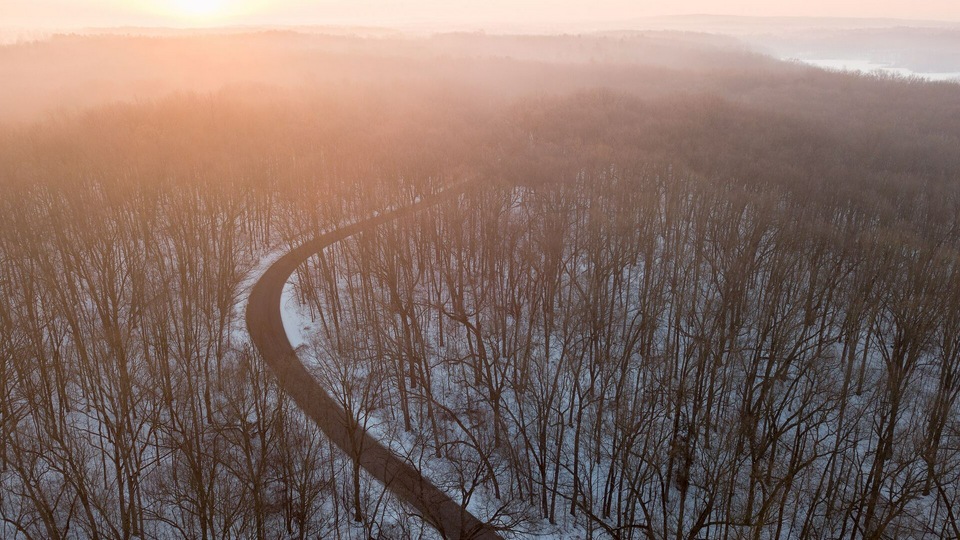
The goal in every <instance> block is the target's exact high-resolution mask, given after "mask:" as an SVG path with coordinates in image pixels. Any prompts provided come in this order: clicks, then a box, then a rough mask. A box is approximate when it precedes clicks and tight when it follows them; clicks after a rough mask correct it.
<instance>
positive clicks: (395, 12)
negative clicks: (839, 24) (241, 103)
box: [0, 0, 960, 30]
mask: <svg viewBox="0 0 960 540" xmlns="http://www.w3.org/2000/svg"><path fill="white" fill-rule="evenodd" d="M691 14H714V15H737V16H769V17H788V16H789V17H857V18H901V19H914V20H917V19H924V20H932V21H960V3H957V2H953V1H947V0H931V1H926V2H909V1H903V0H886V1H879V2H872V1H866V0H857V1H850V2H831V1H825V0H811V1H798V0H797V1H795V0H789V1H773V2H770V1H762V0H728V1H720V2H716V1H707V0H678V1H676V2H669V3H664V2H654V1H651V0H642V1H633V0H597V1H594V2H579V1H574V0H517V1H511V0H487V1H484V2H476V1H472V0H470V1H468V0H445V1H441V0H410V1H402V2H395V1H389V0H351V1H347V0H315V1H306V0H275V1H269V0H4V2H2V4H0V26H43V27H50V26H57V27H78V26H99V27H109V26H127V25H143V26H201V25H216V24H246V25H263V24H284V25H329V24H349V25H387V26H390V25H423V26H434V27H437V26H439V25H457V26H463V27H477V28H483V27H487V28H490V29H495V28H516V27H538V26H539V27H541V28H544V27H548V26H549V25H555V26H560V27H564V28H568V29H572V30H576V29H577V27H578V24H579V25H580V26H582V25H585V24H613V23H616V22H617V21H621V22H623V23H628V22H629V21H631V20H632V19H636V18H640V17H659V16H671V15H691Z"/></svg>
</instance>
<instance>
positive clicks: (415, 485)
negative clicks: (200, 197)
mask: <svg viewBox="0 0 960 540" xmlns="http://www.w3.org/2000/svg"><path fill="white" fill-rule="evenodd" d="M464 189H465V185H464V184H461V185H458V186H456V187H453V188H449V189H447V190H445V191H443V192H442V193H440V194H437V195H432V196H430V197H425V198H423V199H421V200H420V201H419V202H417V203H414V204H411V205H409V206H405V207H403V208H399V209H397V210H392V211H389V212H384V213H382V214H379V215H377V216H375V217H372V218H370V219H367V220H364V221H361V222H358V223H354V224H351V225H347V226H344V227H341V228H339V229H337V230H335V231H332V232H329V233H326V234H324V235H321V236H319V237H317V238H315V239H313V240H310V241H308V242H306V243H304V244H302V245H300V246H299V247H297V248H295V249H293V250H292V251H290V252H289V253H287V254H286V255H284V256H282V257H280V259H278V260H277V261H276V262H274V263H273V264H272V265H271V266H270V267H269V268H268V269H267V271H266V272H264V274H263V275H262V276H261V277H260V279H259V280H258V281H257V283H256V284H254V286H253V289H252V290H251V292H250V298H249V301H248V303H247V312H246V317H247V329H248V330H249V332H250V338H251V339H252V340H253V344H254V346H256V348H257V350H258V351H259V352H260V355H261V356H262V357H263V359H264V361H265V362H266V363H267V365H269V366H270V369H271V370H273V372H274V374H275V375H276V377H277V379H278V381H279V383H280V386H281V387H282V388H283V390H284V391H285V392H286V393H287V395H289V396H290V397H291V398H293V400H294V401H295V402H296V403H297V405H298V406H299V407H300V409H301V410H303V412H304V413H306V415H307V416H309V417H310V418H311V419H312V420H313V421H314V422H315V423H316V424H317V426H319V427H320V429H321V430H322V431H323V432H324V434H326V436H327V437H329V438H330V440H331V441H333V443H334V444H336V445H337V446H338V447H340V449H341V450H343V451H344V452H345V453H346V454H347V455H348V456H350V457H351V458H353V459H355V460H357V461H359V463H360V466H361V467H363V468H364V469H365V470H366V471H367V472H368V473H370V474H371V475H372V476H373V477H374V478H376V479H377V480H379V481H380V482H383V484H384V485H385V486H387V488H388V489H389V490H390V491H392V492H393V493H394V494H395V495H397V496H398V497H399V498H400V500H402V501H404V502H405V503H407V504H409V505H410V506H412V507H413V508H414V509H415V510H416V511H417V512H419V514H420V515H421V516H423V518H424V519H425V520H426V521H427V522H428V523H430V524H431V525H432V526H433V527H435V528H436V529H437V530H438V531H439V532H440V534H441V535H442V536H443V537H444V538H449V539H456V538H460V539H476V540H488V539H499V538H500V536H499V535H498V534H497V533H496V531H495V530H494V529H493V527H491V526H489V525H487V524H484V523H483V522H481V521H480V520H478V519H477V518H476V517H474V516H473V515H472V514H471V513H470V512H468V511H467V509H466V508H463V507H461V506H460V505H459V504H457V503H456V502H454V501H453V499H451V498H450V497H449V496H447V495H446V494H445V493H444V492H442V491H441V490H440V489H438V488H437V487H436V486H434V485H433V483H431V482H430V481H429V480H427V479H426V478H424V477H423V475H421V474H420V472H419V471H417V470H416V469H415V468H413V467H412V466H410V465H409V464H408V463H407V462H405V461H403V460H402V459H401V458H400V457H398V456H397V455H396V454H394V453H393V452H391V451H390V450H388V449H387V448H385V447H384V446H383V445H382V444H380V443H379V442H378V441H377V440H376V439H374V438H373V437H372V436H370V434H369V433H367V432H366V431H362V428H357V429H360V430H361V432H356V431H355V432H354V438H351V436H350V431H349V429H348V427H347V416H346V414H345V412H344V410H343V409H342V408H341V407H340V405H339V404H337V402H336V401H334V400H333V398H331V397H330V395H329V394H327V392H326V391H325V390H324V389H323V388H322V387H321V386H320V384H319V383H318V382H317V381H316V380H315V379H314V378H313V376H311V375H310V372H309V371H307V369H306V368H305V367H304V365H303V364H302V363H301V362H300V360H299V358H297V353H296V352H295V351H294V349H293V347H292V346H291V345H290V341H289V340H288V339H287V334H286V331H285V330H284V329H283V320H282V319H281V316H280V302H281V296H282V293H283V287H284V285H285V284H286V282H287V281H288V280H289V279H290V276H291V274H293V272H294V270H296V268H297V267H298V266H300V264H302V263H303V262H304V261H305V260H307V259H308V258H309V257H310V256H312V255H314V254H316V253H318V252H320V251H321V250H323V249H324V248H325V247H327V246H329V245H331V244H334V243H336V242H339V241H340V240H343V239H345V238H349V237H350V236H353V235H355V234H357V233H360V232H364V231H369V230H373V229H375V228H376V227H377V226H379V225H381V224H383V223H386V222H388V221H391V220H394V219H397V218H400V217H403V216H407V215H410V214H413V213H414V212H417V211H418V210H421V209H423V208H426V207H429V206H432V205H434V204H437V203H438V202H440V201H442V200H444V199H447V198H450V197H452V196H455V195H458V194H460V193H462V192H463V190H464ZM352 441H359V442H360V444H359V447H360V452H359V456H358V455H357V454H358V452H355V451H354V445H353V442H352Z"/></svg>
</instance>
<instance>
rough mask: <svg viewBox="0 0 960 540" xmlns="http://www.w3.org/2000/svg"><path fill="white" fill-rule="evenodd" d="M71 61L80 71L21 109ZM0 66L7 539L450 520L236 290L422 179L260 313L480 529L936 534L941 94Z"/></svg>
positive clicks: (87, 53)
mask: <svg viewBox="0 0 960 540" xmlns="http://www.w3.org/2000/svg"><path fill="white" fill-rule="evenodd" d="M186 43H194V44H197V43H199V44H200V45H197V46H201V47H207V48H209V54H208V55H204V56H202V58H203V60H202V61H197V60H190V61H189V62H188V64H187V65H186V67H184V68H183V69H184V71H182V72H180V78H179V79H175V80H176V81H179V82H178V83H176V84H172V83H171V84H172V85H171V86H170V87H169V88H167V87H163V88H162V89H160V90H159V91H158V94H157V95H149V96H148V97H143V98H139V97H136V96H139V94H136V93H134V94H129V93H128V92H129V88H142V87H143V85H149V81H150V80H152V78H153V77H156V76H157V74H158V73H161V74H162V73H163V70H165V69H168V68H169V66H170V65H171V63H174V59H175V58H177V57H178V55H182V54H183V51H184V49H185V47H187V45H186ZM225 43H226V44H225ZM678 43H682V46H680V45H678ZM234 46H241V47H243V48H244V50H248V51H254V52H255V53H256V55H253V56H249V57H248V60H249V59H250V58H255V59H256V60H255V61H254V60H249V61H248V62H246V63H245V64H244V66H245V67H244V69H246V71H243V72H242V74H241V75H239V76H238V75H236V73H237V70H238V69H240V68H239V67H236V66H234V65H233V64H230V65H221V64H220V63H219V62H220V60H218V57H217V56H216V54H217V53H216V51H223V50H226V49H228V48H231V47H234ZM664 51H670V55H671V56H669V57H664V56H663V55H662V53H663V52H664ZM251 54H252V53H251ZM71 55H77V57H80V56H82V57H83V58H85V59H86V61H88V62H90V63H91V64H92V65H96V66H98V68H97V69H96V70H94V71H95V72H96V73H99V74H101V75H100V77H101V79H96V78H95V77H92V76H91V77H92V78H90V79H88V80H86V82H85V83H84V84H85V85H86V86H82V87H81V88H86V89H87V90H88V91H87V92H83V91H78V94H82V95H78V96H77V99H76V101H74V102H72V103H70V104H69V106H67V107H65V108H62V109H61V110H59V111H53V112H50V111H49V109H48V108H46V105H45V103H47V100H51V101H50V102H54V101H55V102H58V103H61V102H63V100H61V98H60V97H57V96H60V95H61V94H62V93H63V92H65V91H66V90H65V89H70V88H73V87H71V86H63V85H64V84H67V83H64V82H62V81H60V80H59V79H57V78H56V77H55V76H54V75H53V74H55V73H59V72H60V71H61V69H65V70H66V71H65V72H64V74H63V75H62V76H63V77H68V76H70V75H71V73H73V72H72V71H70V70H71V69H77V70H78V71H80V70H81V68H80V67H75V68H71V67H70V66H71V65H72V64H71V58H73V57H72V56H71ZM31 58H32V59H33V60H31V61H30V62H28V59H31ZM36 58H42V60H41V61H37V60H36ZM224 58H226V56H224ZM231 58H233V57H232V56H231ZM194 62H196V63H194ZM204 62H207V63H206V64H204ZM130 65H137V66H141V68H140V69H141V70H142V71H138V72H136V73H133V74H131V73H130V72H129V71H128V70H126V69H125V68H124V66H130ZM26 66H30V69H27V67H26ZM110 69H116V74H114V73H113V72H111V71H110ZM218 69H222V70H223V73H230V74H232V76H231V77H232V78H231V77H225V76H222V74H221V73H220V72H219V71H217V70H218ZM151 70H153V71H151ZM310 70H313V71H312V73H314V75H312V76H308V75H305V73H307V72H309V71H310ZM0 73H3V74H6V75H7V76H9V80H12V81H14V82H13V83H11V84H10V85H9V86H6V89H5V90H4V89H0V111H3V112H4V115H5V117H4V118H3V119H2V120H0V440H2V444H0V537H2V538H16V539H19V538H24V539H34V538H36V539H39V538H51V539H68V538H103V539H129V538H156V539H165V538H198V539H201V538H202V539H204V540H207V539H211V540H212V539H214V538H304V539H305V538H318V537H326V538H342V539H365V538H397V539H405V538H435V537H439V536H443V535H442V534H441V533H438V532H437V531H435V530H434V529H433V527H432V526H431V524H430V522H429V520H428V519H425V518H424V516H421V515H418V514H417V512H415V511H413V510H411V508H410V507H409V506H408V505H406V504H404V503H403V502H402V501H401V500H399V499H398V498H397V497H395V496H394V495H393V494H392V493H391V490H390V486H385V485H383V484H381V483H379V482H378V481H376V480H375V479H374V478H372V477H371V476H370V475H369V474H367V473H366V472H365V471H364V470H363V469H362V468H360V467H358V466H356V464H355V462H354V460H353V459H352V456H351V455H349V453H347V452H344V451H342V450H341V449H340V448H338V447H337V446H336V445H334V444H333V443H332V442H331V441H330V440H329V439H328V438H327V437H325V436H324V434H323V433H322V432H320V431H319V430H318V428H317V427H316V426H315V425H314V424H313V422H312V421H311V420H310V419H309V418H307V417H306V416H305V415H304V414H303V413H302V412H301V411H300V409H299V408H298V407H297V405H296V404H295V403H293V402H292V401H291V400H290V399H289V397H288V396H287V395H286V394H285V391H284V389H283V388H282V387H281V386H280V385H279V384H278V382H277V379H276V377H275V376H274V374H273V373H272V372H271V370H270V368H269V367H268V366H267V365H265V363H264V359H263V358H261V356H260V354H259V352H258V350H257V349H256V347H254V346H253V345H252V344H251V341H250V339H249V336H248V335H247V327H246V324H245V321H244V309H245V303H246V298H247V295H248V294H249V290H250V288H251V286H252V285H253V283H254V282H255V281H256V280H257V279H258V277H259V275H260V274H261V273H262V272H263V270H264V269H265V268H266V267H267V266H268V265H269V264H270V263H271V261H273V260H275V259H276V258H277V257H278V256H280V255H281V254H283V253H285V252H287V251H289V250H291V249H293V248H295V247H296V246H299V245H301V244H304V243H305V242H307V241H310V240H311V239H315V238H318V237H320V236H321V235H323V234H324V233H327V232H330V231H334V230H336V229H337V228H339V227H342V226H344V225H346V224H350V223H356V222H359V221H361V220H364V219H366V218H369V217H371V216H376V215H378V214H379V213H381V212H383V211H385V210H387V209H391V208H402V207H404V206H406V205H409V204H412V203H413V202H414V201H417V200H422V199H423V198H425V197H429V196H431V195H434V194H440V193H447V192H450V193H452V196H449V197H446V198H445V199H443V200H442V201H440V202H438V203H437V204H435V205H432V206H428V207H424V208H423V209H422V210H419V211H418V212H416V213H414V214H412V215H408V216H405V217H401V218H398V219H395V220H390V221H388V222H386V223H383V224H381V225H379V226H377V227H376V228H372V229H370V230H363V231H362V232H359V233H358V234H355V235H353V236H350V237H348V238H345V239H343V240H340V241H338V242H336V243H333V244H331V245H330V246H328V247H326V248H325V249H323V250H322V251H321V252H319V253H318V254H317V255H316V256H314V257H311V258H310V259H309V260H308V261H307V262H306V263H305V264H303V265H301V266H300V267H299V268H298V269H297V271H296V273H295V274H294V278H293V280H292V282H291V287H290V294H289V295H288V296H287V297H286V298H287V300H289V302H287V303H288V304H289V305H287V306H286V309H288V311H291V312H294V314H295V315H296V317H299V319H298V321H299V322H298V326H300V328H299V330H300V333H301V335H302V336H301V337H302V340H301V342H300V343H295V345H297V352H298V355H299V358H300V360H302V362H303V363H304V365H306V366H307V368H308V369H309V370H310V371H311V373H312V374H313V376H314V378H315V379H316V381H317V382H318V383H319V384H320V385H321V386H322V387H323V388H325V389H326V391H327V392H328V393H329V394H330V396H331V397H332V398H333V399H334V400H335V401H337V402H338V403H339V405H340V406H341V407H342V408H343V409H344V410H345V411H346V412H347V416H348V419H349V421H348V424H349V425H350V427H351V429H357V430H362V431H364V432H367V433H369V434H371V435H373V436H374V437H375V438H376V439H377V440H379V441H380V442H381V443H382V444H383V445H385V446H387V447H388V448H390V449H391V450H393V451H394V452H395V453H396V454H397V455H399V456H400V457H401V458H402V459H403V460H405V461H406V462H408V463H409V464H411V465H412V466H414V467H415V468H416V469H417V470H418V471H420V472H421V473H422V474H423V476H424V477H426V478H428V479H429V480H430V481H431V482H433V483H434V484H436V485H437V486H438V487H439V488H440V489H442V490H443V491H444V492H446V493H447V494H448V495H449V496H450V497H451V498H452V499H453V500H454V501H455V502H457V503H458V504H460V505H462V506H463V507H464V508H467V509H469V511H470V512H472V513H473V514H474V515H476V516H477V517H478V518H479V519H481V520H483V521H485V522H489V523H490V524H491V525H492V526H493V527H495V528H496V529H497V531H498V533H499V535H500V536H501V537H503V538H535V537H547V538H598V539H600V538H603V539H606V538H611V539H639V538H646V539H664V540H666V539H668V538H669V539H678V540H679V539H697V538H710V539H724V540H726V539H740V538H756V539H761V538H763V539H766V538H816V539H832V538H852V539H855V538H868V539H887V538H911V539H939V538H958V537H960V510H958V509H960V399H958V397H960V152H957V149H958V148H960V85H956V84H953V83H932V82H926V81H922V80H919V79H910V78H897V77H890V76H885V77H880V76H867V75H853V74H843V73H828V72H824V71H820V70H816V69H813V68H809V67H805V66H800V65H796V64H790V63H782V62H776V61H774V60H772V59H770V58H766V57H762V56H759V55H754V54H751V53H748V52H745V51H742V50H740V49H737V48H736V47H732V46H731V45H730V44H729V43H727V42H725V41H721V42H717V41H716V40H712V39H705V38H699V37H696V36H690V35H678V34H673V33H670V34H665V35H658V36H653V35H640V36H627V37H623V36H619V37H610V36H601V37H582V36H565V37H564V36H561V37H549V38H548V37H526V36H515V37H503V36H484V35H459V34H457V35H447V36H434V37H432V38H428V39H427V38H424V39H420V40H412V39H411V40H409V41H407V40H403V39H400V38H391V37H357V36H348V37H343V36H309V35H298V34H293V33H256V34H249V35H247V34H236V35H233V34H231V35H227V36H223V35H220V36H213V37H203V36H189V37H154V38H144V37H129V36H126V37H125V36H96V37H79V36H61V37H58V38H55V39H53V40H51V41H48V42H41V43H35V44H28V45H24V44H20V45H11V46H5V47H2V48H0ZM37 73H47V74H48V75H50V76H49V77H47V76H43V77H40V76H35V75H36V74H37ZM111 77H113V79H111ZM125 77H126V78H125ZM64 80H66V79H64ZM111 80H112V81H113V82H112V83H111V82H110V81H111ZM166 80H167V81H168V82H169V81H170V80H174V79H166ZM117 81H120V82H117ZM478 81H483V82H482V83H481V82H478ZM178 84H179V86H178ZM68 93H69V92H68ZM51 96H53V97H51ZM131 96H134V97H131ZM38 111H44V112H42V113H41V112H38ZM450 190H453V191H450ZM288 333H289V331H288Z"/></svg>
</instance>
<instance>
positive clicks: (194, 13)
mask: <svg viewBox="0 0 960 540" xmlns="http://www.w3.org/2000/svg"><path fill="white" fill-rule="evenodd" d="M174 5H175V6H176V9H177V11H179V12H180V13H181V14H182V15H184V16H186V17H193V18H207V17H215V16H217V15H223V14H224V12H225V10H226V7H227V0H175V1H174Z"/></svg>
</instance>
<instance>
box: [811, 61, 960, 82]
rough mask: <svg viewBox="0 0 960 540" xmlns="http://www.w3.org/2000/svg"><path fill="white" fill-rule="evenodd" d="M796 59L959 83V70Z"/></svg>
mask: <svg viewBox="0 0 960 540" xmlns="http://www.w3.org/2000/svg"><path fill="white" fill-rule="evenodd" d="M796 60H798V61H800V62H803V63H805V64H810V65H812V66H817V67H820V68H823V69H829V70H832V71H854V72H860V73H873V72H876V71H881V72H884V73H892V74H896V75H905V76H916V77H920V78H923V79H927V80H929V81H951V82H957V83H960V71H958V72H948V73H931V72H923V71H913V70H912V69H908V68H903V67H895V66H891V65H889V64H879V63H876V62H871V61H869V60H857V59H848V58H822V59H819V58H818V59H813V58H797V59H796Z"/></svg>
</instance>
